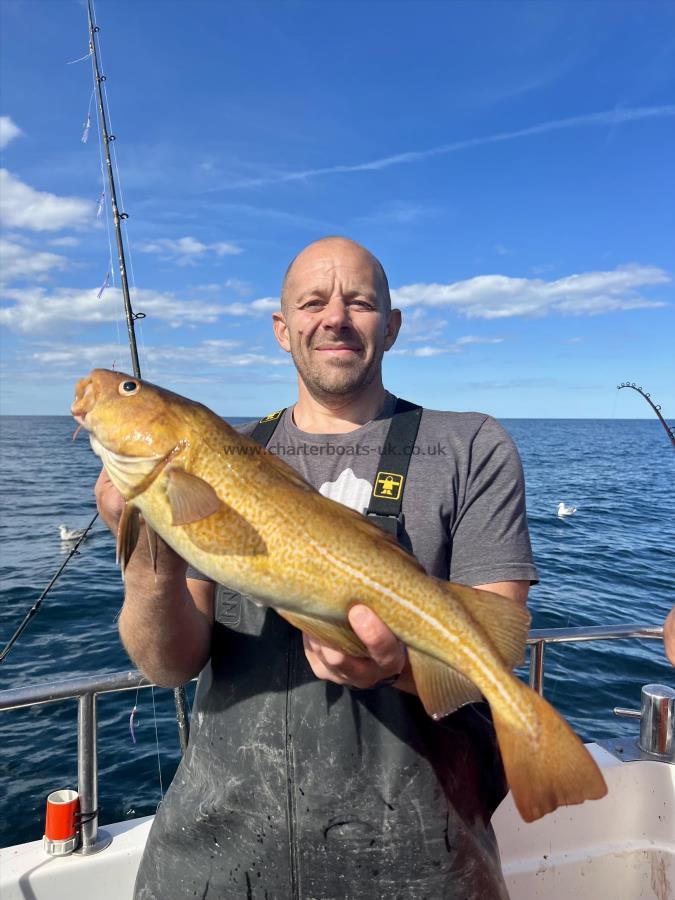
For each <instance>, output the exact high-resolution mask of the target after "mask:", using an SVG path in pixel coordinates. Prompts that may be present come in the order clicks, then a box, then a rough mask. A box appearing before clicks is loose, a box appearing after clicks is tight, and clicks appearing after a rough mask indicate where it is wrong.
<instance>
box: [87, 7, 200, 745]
mask: <svg viewBox="0 0 675 900" xmlns="http://www.w3.org/2000/svg"><path fill="white" fill-rule="evenodd" d="M87 24H88V26H89V54H90V56H91V65H92V71H93V76H94V89H95V91H96V98H97V106H98V116H99V122H100V130H101V140H102V142H103V149H104V152H105V162H106V172H107V176H108V188H109V191H110V205H111V208H112V217H113V224H114V226H115V241H116V244H117V261H118V266H119V270H120V284H121V288H122V299H123V301H124V313H125V316H126V320H127V335H128V338H129V351H130V353H131V365H132V367H133V372H134V375H135V376H136V378H140V377H141V365H140V362H139V360H138V347H137V346H136V328H135V322H136V320H137V319H144V318H145V313H134V311H133V308H132V306H131V296H130V294H129V282H128V279H127V265H126V260H125V257H124V240H123V237H122V222H123V221H126V220H127V219H128V218H129V216H128V214H127V213H126V212H120V211H119V207H118V204H117V188H116V186H115V177H114V174H113V164H112V159H111V157H110V145H111V143H113V141H114V140H115V135H114V134H110V132H109V130H108V121H107V117H106V114H105V103H104V99H103V83H104V82H105V80H106V76H105V75H102V74H101V70H100V67H99V61H98V56H99V54H98V49H97V46H96V35H97V34H98V33H99V31H100V30H101V29H100V28H99V26H98V25H97V24H96V20H95V18H94V8H93V4H92V0H87ZM173 696H174V702H175V706H176V722H177V723H178V734H179V738H180V746H181V750H182V752H183V753H185V751H186V750H187V744H188V738H189V736H190V724H189V720H188V715H187V699H186V694H185V687H184V686H183V685H181V686H180V687H177V688H174V691H173Z"/></svg>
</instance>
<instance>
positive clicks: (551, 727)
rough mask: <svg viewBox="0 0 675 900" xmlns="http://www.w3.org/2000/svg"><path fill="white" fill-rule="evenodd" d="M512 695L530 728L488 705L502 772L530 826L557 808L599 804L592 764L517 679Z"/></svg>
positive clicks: (600, 782)
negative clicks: (589, 802)
mask: <svg viewBox="0 0 675 900" xmlns="http://www.w3.org/2000/svg"><path fill="white" fill-rule="evenodd" d="M514 681H515V682H517V686H516V691H517V692H519V693H520V695H521V696H520V698H517V699H519V700H520V701H521V702H522V703H523V705H525V704H526V705H527V707H528V718H530V717H531V718H532V721H533V728H531V729H530V728H528V729H523V727H522V724H520V723H518V724H516V723H514V721H513V718H512V716H509V715H507V714H506V711H505V710H504V709H503V708H502V709H501V710H500V707H499V705H498V704H493V705H491V710H492V717H493V721H494V725H495V729H496V732H497V740H498V741H499V747H500V750H501V753H502V760H503V762H504V769H505V771H506V777H507V780H508V782H509V787H510V788H511V792H512V794H513V799H514V801H515V804H516V806H517V808H518V811H519V813H520V814H521V816H522V817H523V819H524V820H525V821H526V822H533V821H534V820H535V819H539V818H540V817H541V816H543V815H545V814H546V813H548V812H552V811H553V810H554V809H557V808H558V807H559V806H568V805H572V804H575V803H583V801H584V800H599V799H600V797H604V796H605V794H606V793H607V785H606V784H605V779H604V778H603V777H602V774H601V772H600V769H599V768H598V765H597V763H596V762H595V760H594V759H593V757H592V756H591V754H590V753H589V752H588V750H587V749H586V747H584V745H583V743H582V742H581V740H580V739H579V737H578V736H577V735H576V734H575V733H574V731H572V729H571V728H570V726H569V725H568V724H567V722H565V720H564V719H563V718H562V717H561V716H560V715H559V714H558V713H557V712H556V711H555V709H554V708H553V707H552V706H551V705H550V703H548V702H547V701H546V700H544V698H543V697H540V696H539V694H537V693H535V692H534V691H532V690H531V689H530V688H529V687H527V685H525V684H523V683H522V682H521V681H518V679H514Z"/></svg>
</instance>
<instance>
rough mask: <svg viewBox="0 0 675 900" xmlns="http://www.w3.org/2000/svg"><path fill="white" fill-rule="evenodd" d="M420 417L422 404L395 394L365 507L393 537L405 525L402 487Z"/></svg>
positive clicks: (399, 532)
mask: <svg viewBox="0 0 675 900" xmlns="http://www.w3.org/2000/svg"><path fill="white" fill-rule="evenodd" d="M421 418H422V407H421V406H417V405H416V404H415V403H410V402H409V401H408V400H402V399H401V398H400V397H399V398H398V400H397V401H396V407H395V409H394V414H393V415H392V418H391V422H390V424H389V431H388V432H387V438H386V440H385V442H384V447H383V450H382V454H381V456H380V461H379V463H378V466H377V473H376V475H375V480H374V482H373V490H372V492H371V495H370V503H369V505H368V509H367V510H366V516H367V517H368V518H369V519H372V521H373V522H374V523H375V524H376V525H379V526H380V528H383V529H384V530H385V531H388V532H389V533H390V534H393V535H395V536H396V537H400V536H401V535H402V533H403V529H404V522H403V513H402V512H401V507H402V506H403V491H404V489H405V480H406V476H407V474H408V466H409V465H410V457H411V456H412V455H413V450H414V449H415V440H416V438H417V432H418V431H419V427H420V420H421Z"/></svg>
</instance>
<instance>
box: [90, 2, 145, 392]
mask: <svg viewBox="0 0 675 900" xmlns="http://www.w3.org/2000/svg"><path fill="white" fill-rule="evenodd" d="M87 22H88V24H89V54H90V56H91V65H92V69H93V74H94V89H95V91H96V99H97V106H98V117H99V122H100V125H101V138H102V141H103V149H104V151H105V163H106V171H107V174H108V188H109V190H110V205H111V207H112V217H113V224H114V226H115V241H116V243H117V262H118V265H119V270H120V285H121V288H122V299H123V301H124V313H125V316H126V320H127V336H128V338H129V350H130V352H131V365H132V367H133V370H134V375H135V376H136V378H140V377H141V365H140V363H139V361H138V347H137V346H136V328H135V325H134V323H135V321H136V319H144V318H145V314H144V313H134V311H133V309H132V307H131V295H130V293H129V281H128V279H127V264H126V260H125V258H124V241H123V238H122V222H123V221H125V220H126V219H128V218H129V216H128V214H127V213H125V212H120V211H119V208H118V205H117V188H116V187H115V177H114V175H113V165H112V159H111V158H110V145H111V143H112V142H113V141H114V140H115V135H114V134H110V132H109V131H108V121H107V118H106V114H105V104H104V102H103V82H104V81H105V80H106V76H105V75H102V74H101V70H100V68H99V64H98V51H97V49H96V35H97V34H98V32H99V31H100V30H101V29H100V28H99V27H98V25H97V24H96V22H95V20H94V10H93V7H92V0H87Z"/></svg>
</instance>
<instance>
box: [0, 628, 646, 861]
mask: <svg viewBox="0 0 675 900" xmlns="http://www.w3.org/2000/svg"><path fill="white" fill-rule="evenodd" d="M662 637H663V628H662V627H661V626H644V625H609V626H596V627H581V628H541V629H534V630H532V631H530V633H529V636H528V638H527V643H528V645H529V646H530V647H531V651H530V679H529V680H530V687H532V688H533V689H534V690H535V691H537V692H538V693H539V694H542V693H543V686H544V654H545V649H546V646H547V645H548V644H572V643H578V642H580V641H614V640H623V639H630V638H646V639H648V640H659V639H661V638H662ZM150 687H156V685H154V684H153V683H152V682H151V681H148V679H147V678H145V677H144V676H143V675H142V674H141V672H139V671H137V670H131V671H127V672H110V673H106V674H103V675H82V676H79V677H76V678H68V679H64V680H61V681H54V682H48V683H44V682H43V683H38V684H29V685H26V686H25V687H20V688H11V689H9V690H4V691H0V712H2V711H5V710H10V709H21V708H25V707H31V706H39V705H41V704H45V703H56V702H58V701H61V700H72V699H76V700H77V701H78V714H77V767H78V793H79V796H80V815H81V822H82V826H81V832H80V850H79V851H77V852H78V853H81V854H83V855H88V854H91V853H95V852H96V851H97V850H99V849H102V848H103V847H104V846H107V843H108V842H107V841H105V840H103V839H102V838H101V837H100V835H99V830H98V769H97V716H96V701H97V697H98V696H99V695H100V694H110V693H116V692H119V691H131V690H139V689H144V688H150Z"/></svg>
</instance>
